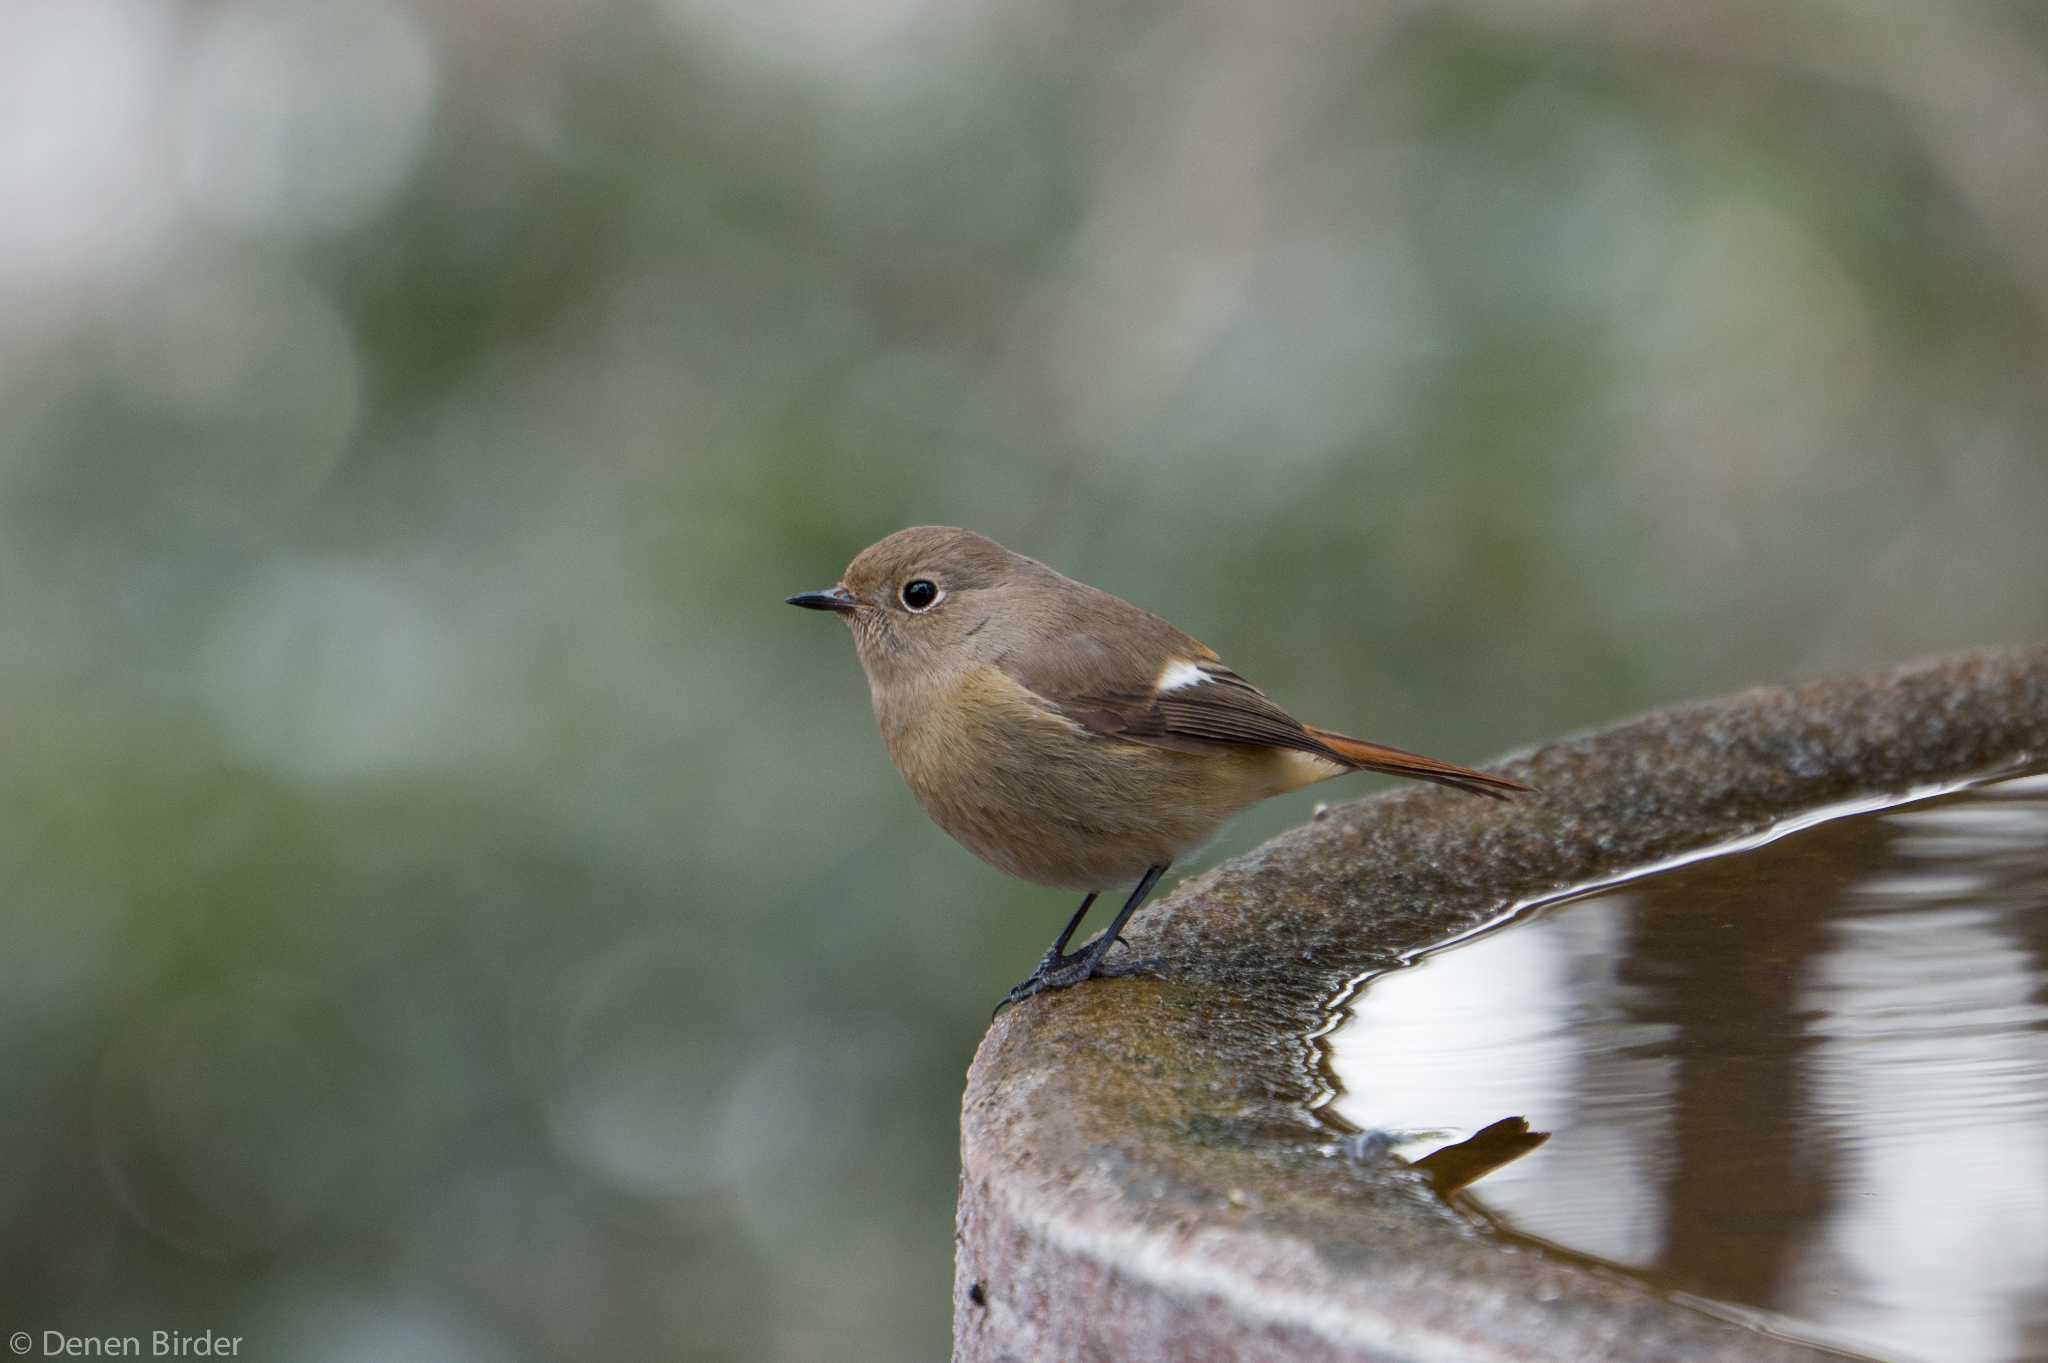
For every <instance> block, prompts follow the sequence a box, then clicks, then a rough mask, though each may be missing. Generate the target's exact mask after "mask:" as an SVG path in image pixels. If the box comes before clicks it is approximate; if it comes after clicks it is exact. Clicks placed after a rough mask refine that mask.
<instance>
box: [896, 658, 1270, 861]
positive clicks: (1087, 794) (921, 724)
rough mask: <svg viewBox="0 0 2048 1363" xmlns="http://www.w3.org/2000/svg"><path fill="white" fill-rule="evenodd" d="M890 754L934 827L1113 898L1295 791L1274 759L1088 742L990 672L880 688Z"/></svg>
mask: <svg viewBox="0 0 2048 1363" xmlns="http://www.w3.org/2000/svg"><path fill="white" fill-rule="evenodd" d="M874 704H875V717H876V719H877V720H878V721H879V722H880V725H881V729H882V737H883V740H884V741H885V742H886V743H887V744H888V747H889V755H890V757H892V758H893V759H894V760H895V762H896V766H897V769H898V770H900V771H901V772H902V773H903V778H904V780H905V781H907V782H908V783H909V785H910V789H911V791H912V792H913V793H914V794H915V795H916V796H917V799H918V802H919V803H920V804H922V805H923V806H924V808H925V812H926V813H927V814H929V815H930V816H931V817H932V820H933V822H935V823H937V824H938V825H939V827H941V828H943V829H945V830H946V832H947V833H949V834H951V835H952V836H953V837H954V838H955V839H956V840H957V841H959V842H960V843H961V844H962V845H963V846H965V847H966V848H967V849H968V850H969V851H971V852H973V853H974V854H975V855H976V856H979V857H981V858H982V859H983V860H984V861H987V862H989V863H990V864H991V865H993V866H996V867H998V868H999V869H1001V870H1004V871H1007V872H1009V873H1010V874H1011V875H1015V876H1021V877H1022V878H1024V879H1026V880H1032V881H1036V882H1038V883H1039V884H1043V885H1057V886H1064V887H1067V888H1072V889H1081V890H1102V889H1109V888H1111V887H1114V886H1116V885H1119V884H1121V883H1123V882H1125V881H1129V880H1135V879H1137V878H1138V877H1139V876H1141V875H1143V874H1144V872H1145V868H1146V867H1148V866H1151V865H1153V864H1155V863H1161V862H1170V861H1173V860H1174V859H1176V858H1178V857H1180V856H1182V855H1184V854H1186V853H1188V852H1190V851H1192V850H1194V849H1195V848H1196V847H1197V846H1199V845H1200V844H1202V843H1203V842H1206V841H1207V840H1208V839H1209V837H1210V836H1211V835H1212V834H1214V833H1215V831H1216V829H1217V827H1218V826H1219V825H1221V824H1222V822H1223V821H1224V820H1225V819H1227V818H1229V817H1230V816H1231V815H1232V814H1235V813H1236V812H1237V811H1238V810H1240V809H1242V808H1244V807H1245V806H1246V805H1249V804H1251V803H1253V802H1255V801H1257V800H1260V799H1263V798H1264V797H1265V796H1267V795H1270V794H1273V793H1275V792H1276V791H1277V790H1279V789H1283V788H1285V787H1287V786H1289V785H1292V784H1295V782H1293V781H1290V780H1288V779H1287V773H1286V772H1285V771H1284V770H1283V769H1282V768H1283V765H1284V763H1283V759H1281V758H1280V756H1279V755H1277V754H1274V753H1270V752H1266V751H1257V750H1247V751H1243V752H1220V753H1189V752H1180V751H1175V750H1171V749H1166V748H1154V747H1149V746H1146V745H1144V744H1139V743H1133V742H1130V741H1127V740H1124V739H1120V738H1114V737H1104V736H1100V735H1097V734H1093V733H1090V732H1089V731H1088V730H1086V729H1084V728H1082V727H1081V726H1080V725H1078V724H1075V723H1073V722H1072V721H1070V720H1068V719H1066V718H1064V717H1063V716H1061V715H1059V714H1057V713H1056V712H1054V711H1052V710H1051V709H1049V708H1048V707H1047V706H1046V705H1044V704H1043V703H1042V702H1041V701H1039V699H1038V698H1037V697H1036V696H1034V695H1032V694H1031V693H1030V692H1029V691H1027V690H1025V689H1024V688H1023V687H1022V686H1020V685H1019V684H1018V683H1016V682H1014V681H1012V680H1010V678H1009V677H1008V676H1006V675H1005V674H1003V673H1002V672H1000V671H997V670H996V669H994V668H989V667H984V668H978V669H975V670H973V671H970V672H966V673H963V674H960V675H957V676H954V677H951V678H945V679H939V680H935V681H932V682H926V683H921V684H919V685H917V686H915V687H914V688H912V687H898V688H890V689H886V690H884V689H877V690H876V691H875V693H874Z"/></svg>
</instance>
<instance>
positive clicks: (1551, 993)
mask: <svg viewBox="0 0 2048 1363" xmlns="http://www.w3.org/2000/svg"><path fill="white" fill-rule="evenodd" d="M1629 902H1630V901H1629V897H1628V896H1627V895H1626V894H1613V895H1608V896H1604V897H1602V898H1601V899H1598V900H1591V901H1588V902H1587V903H1586V904H1584V905H1583V906H1581V907H1580V908H1575V909H1574V911H1573V912H1572V914H1570V915H1569V916H1568V917H1560V918H1558V919H1557V920H1556V921H1555V923H1553V924H1552V925H1551V926H1552V927H1554V928H1555V929H1556V930H1555V931H1544V932H1508V933H1501V934H1499V935H1497V936H1494V937H1491V938H1487V939H1485V949H1484V950H1475V949H1466V950H1461V951H1450V952H1445V953H1443V954H1442V955H1439V956H1433V957H1428V958H1425V959H1424V960H1422V961H1421V962H1419V963H1418V964H1417V965H1415V966H1414V967H1411V968H1410V969H1407V970H1403V971H1399V972H1396V973H1394V974H1391V975H1387V976H1384V977H1382V978H1380V979H1377V980H1374V981H1373V982H1372V983H1371V984H1369V985H1367V986H1366V988H1365V990H1364V992H1363V993H1362V994H1361V995H1360V996H1359V998H1358V1000H1357V1002H1356V1004H1355V1005H1354V1007H1353V1010H1352V1019H1351V1021H1349V1022H1347V1023H1346V1024H1345V1025H1344V1026H1342V1027H1340V1028H1338V1029H1337V1030H1336V1031H1335V1032H1334V1033H1332V1034H1331V1036H1330V1037H1329V1040H1328V1046H1329V1053H1330V1057H1331V1063H1332V1065H1333V1067H1334V1068H1335V1070H1336V1072H1337V1074H1338V1075H1339V1076H1342V1077H1343V1078H1344V1080H1345V1084H1346V1088H1345V1091H1344V1092H1343V1093H1341V1094H1339V1095H1338V1096H1337V1098H1336V1099H1335V1100H1334V1102H1333V1104H1332V1106H1333V1107H1334V1108H1335V1109H1336V1111H1337V1114H1338V1115H1339V1116H1342V1117H1344V1118H1346V1119H1347V1120H1350V1121H1352V1122H1353V1123H1355V1124H1357V1125H1358V1126H1361V1127H1365V1128H1368V1129H1387V1128H1391V1129H1393V1130H1394V1131H1396V1132H1397V1133H1399V1134H1401V1135H1402V1136H1404V1137H1407V1139H1406V1140H1404V1141H1403V1143H1402V1144H1401V1145H1399V1146H1397V1147H1396V1151H1397V1153H1399V1154H1400V1155H1402V1156H1403V1157H1405V1158H1408V1159H1417V1158H1420V1157H1421V1156H1423V1155H1427V1154H1428V1153H1430V1151H1432V1150H1435V1149H1437V1148H1438V1147H1440V1146H1443V1145H1446V1144H1449V1143H1450V1142H1452V1141H1458V1140H1463V1139H1465V1138H1467V1137H1469V1136H1471V1135H1472V1134H1473V1133H1474V1132H1475V1131H1477V1130H1479V1129H1480V1128H1481V1127H1484V1126H1487V1125H1489V1124H1490V1123H1492V1122H1495V1121H1498V1120H1499V1119H1500V1118H1502V1117H1508V1116H1526V1117H1528V1118H1529V1120H1530V1123H1531V1125H1533V1126H1535V1127H1536V1128H1537V1129H1538V1130H1547V1129H1550V1128H1552V1127H1553V1126H1566V1125H1569V1126H1571V1127H1572V1128H1573V1140H1572V1144H1571V1146H1570V1148H1568V1149H1563V1150H1553V1151H1550V1152H1548V1153H1547V1154H1546V1155H1545V1157H1544V1158H1543V1159H1541V1160H1540V1161H1539V1160H1528V1159H1525V1160H1523V1161H1520V1162H1518V1163H1515V1164H1510V1165H1508V1166H1506V1167H1505V1168H1503V1169H1501V1170H1500V1171H1498V1172H1497V1173H1495V1174H1493V1175H1491V1176H1489V1177H1488V1178H1487V1180H1486V1183H1485V1195H1486V1201H1487V1204H1488V1205H1489V1206H1497V1207H1500V1208H1504V1209H1506V1208H1513V1207H1516V1206H1519V1205H1523V1204H1525V1203H1528V1202H1530V1201H1531V1200H1532V1199H1534V1200H1540V1202H1541V1203H1542V1205H1543V1206H1544V1207H1545V1209H1546V1211H1548V1212H1550V1213H1552V1215H1551V1216H1550V1217H1549V1218H1548V1219H1547V1220H1546V1222H1545V1228H1544V1230H1543V1232H1542V1233H1544V1234H1547V1235H1554V1236H1556V1237H1558V1238H1562V1239H1569V1240H1570V1242H1571V1243H1572V1244H1573V1245H1574V1246H1575V1247H1577V1248H1582V1249H1584V1250H1586V1251H1587V1252H1588V1253H1592V1254H1598V1255H1602V1256H1604V1257H1609V1258H1614V1259H1618V1260H1622V1261H1624V1262H1629V1261H1634V1260H1637V1259H1640V1258H1642V1257H1644V1256H1646V1255H1650V1254H1654V1252H1655V1250H1656V1247H1657V1244H1658V1243H1659V1241H1660V1240H1661V1238H1662V1234H1663V1209H1662V1207H1661V1205H1660V1204H1659V1202H1658V1200H1657V1199H1656V1197H1655V1196H1653V1191H1654V1184H1653V1179H1654V1168H1653V1166H1654V1164H1655V1162H1656V1161H1657V1159H1658V1156H1659V1147H1660V1145H1661V1141H1660V1140H1659V1139H1658V1132H1657V1130H1656V1128H1657V1127H1658V1126H1659V1125H1660V1124H1661V1121H1662V1118H1661V1115H1660V1114H1661V1113H1662V1111H1663V1109H1664V1106H1665V1103H1664V1099H1663V1094H1664V1091H1665V1088H1666V1086H1667V1084H1668V1082H1669V1068H1670V1062H1669V1061H1668V1060H1664V1059H1659V1058H1654V1057H1647V1056H1640V1055H1630V1054H1628V1053H1627V1052H1626V1051H1625V1050H1624V1049H1623V1047H1624V1046H1626V1045H1628V1044H1630V1043H1631V1042H1633V1043H1635V1044H1637V1045H1641V1044H1644V1043H1650V1042H1654V1041H1655V1040H1656V1039H1658V1037H1659V1035H1660V1033H1662V1032H1663V1031H1664V1029H1662V1028H1659V1027H1655V1026H1648V1025H1644V1024H1640V1023H1632V1022H1630V1021H1628V1020H1627V1019H1625V1018H1623V1017H1622V1016H1620V1014H1619V1011H1618V1009H1617V1008H1616V1007H1615V1006H1614V1004H1615V1000H1616V999H1617V998H1618V997H1622V996H1626V995H1627V994H1628V993H1629V991H1628V989H1627V988H1626V987H1625V986H1623V985H1622V984H1621V983H1620V982H1618V981H1617V980H1616V979H1615V978H1614V966H1615V964H1616V962H1617V961H1618V960H1619V959H1620V955H1619V952H1618V951H1617V948H1618V947H1619V946H1620V944H1621V939H1622V936H1623V934H1624V933H1625V931H1626V919H1627V910H1628V905H1629ZM1588 1025H1591V1026H1595V1027H1598V1028H1600V1029H1601V1030H1602V1031H1603V1033H1604V1034H1606V1035H1609V1036H1612V1037H1614V1038H1615V1039H1616V1040H1617V1042H1619V1043H1621V1044H1620V1045H1617V1046H1616V1047H1615V1048H1614V1049H1611V1050H1609V1051H1607V1052H1605V1053H1602V1054H1594V1053H1591V1052H1589V1051H1588V1050H1587V1049H1586V1048H1585V1046H1584V1044H1583V1040H1582V1038H1581V1037H1580V1036H1579V1035H1578V1034H1577V1032H1578V1029H1580V1028H1583V1027H1586V1026H1588ZM1354 1084H1355V1087H1354ZM1390 1114H1401V1115H1399V1116H1390ZM1408 1118H1412V1119H1413V1120H1412V1121H1410V1120H1406V1119H1408Z"/></svg>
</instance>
